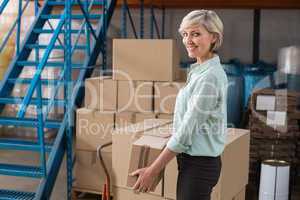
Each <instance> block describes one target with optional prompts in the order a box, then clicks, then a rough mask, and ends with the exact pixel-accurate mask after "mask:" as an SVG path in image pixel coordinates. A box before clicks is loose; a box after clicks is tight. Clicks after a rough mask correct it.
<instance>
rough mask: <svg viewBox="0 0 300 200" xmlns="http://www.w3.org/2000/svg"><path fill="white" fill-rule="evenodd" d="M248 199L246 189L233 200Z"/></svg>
mask: <svg viewBox="0 0 300 200" xmlns="http://www.w3.org/2000/svg"><path fill="white" fill-rule="evenodd" d="M245 199H246V187H244V188H243V189H242V190H241V191H240V192H239V193H238V194H237V195H235V197H234V198H233V199H232V200H245Z"/></svg>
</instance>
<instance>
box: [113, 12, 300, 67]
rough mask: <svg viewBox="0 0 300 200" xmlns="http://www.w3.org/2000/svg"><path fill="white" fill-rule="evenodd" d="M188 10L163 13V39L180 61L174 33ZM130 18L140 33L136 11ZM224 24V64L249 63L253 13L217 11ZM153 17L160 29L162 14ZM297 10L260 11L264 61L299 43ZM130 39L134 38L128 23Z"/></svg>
mask: <svg viewBox="0 0 300 200" xmlns="http://www.w3.org/2000/svg"><path fill="white" fill-rule="evenodd" d="M189 11H190V10H186V9H167V10H166V38H176V40H177V44H178V46H179V48H180V50H181V52H182V53H181V56H182V60H187V59H188V58H187V54H186V52H185V50H184V48H183V46H182V43H181V38H180V36H179V34H178V32H177V29H178V26H179V24H180V21H181V19H182V17H183V16H184V15H185V14H187V13H188V12H189ZM131 12H132V16H133V18H134V21H135V26H136V29H137V30H138V31H139V16H140V15H139V9H132V10H131ZM216 12H217V13H218V14H219V15H220V17H221V18H222V20H223V22H224V27H225V40H224V44H223V47H222V48H221V49H220V51H219V54H220V55H221V58H222V60H223V62H226V61H228V60H229V59H231V58H238V59H240V60H241V61H242V62H244V63H252V46H253V44H252V43H253V41H252V39H253V11H252V10H233V9H221V10H220V9H216ZM149 13H150V12H149V9H146V10H145V29H146V30H145V38H149V36H150V33H149V27H150V25H149V24H150V14H149ZM155 13H156V17H157V19H158V23H159V25H160V26H161V12H160V11H159V10H156V12H155ZM120 19H121V15H120V10H117V11H116V12H115V14H114V17H113V20H112V29H113V31H111V33H112V32H113V33H114V35H120V24H121V22H120ZM299 20H300V10H262V12H261V34H260V37H261V38H260V58H261V59H262V60H264V61H267V62H271V63H276V61H277V52H278V50H279V48H281V47H284V46H288V45H296V44H298V45H299V44H300V34H299V32H300V23H299ZM127 26H128V33H129V37H133V34H132V30H131V27H130V24H129V20H127Z"/></svg>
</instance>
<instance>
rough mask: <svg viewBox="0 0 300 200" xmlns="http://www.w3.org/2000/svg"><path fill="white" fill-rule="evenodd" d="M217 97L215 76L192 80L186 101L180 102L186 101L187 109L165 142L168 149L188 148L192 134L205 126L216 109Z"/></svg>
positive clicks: (178, 150) (184, 149)
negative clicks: (189, 93)
mask: <svg viewBox="0 0 300 200" xmlns="http://www.w3.org/2000/svg"><path fill="white" fill-rule="evenodd" d="M218 97H219V89H218V85H217V79H216V77H214V76H208V77H205V78H204V79H203V78H199V79H198V80H196V81H195V82H194V86H193V89H192V91H191V95H190V98H189V99H188V100H187V102H182V103H187V111H186V112H185V114H184V116H183V118H182V121H181V122H180V125H179V126H178V128H177V130H174V132H173V135H172V137H171V138H170V140H169V142H168V144H167V148H168V149H170V150H171V151H173V152H176V153H182V152H186V151H187V150H188V149H189V148H190V146H191V145H192V142H193V141H192V138H193V137H192V136H193V134H196V133H198V132H199V130H201V129H203V128H205V126H206V122H207V120H208V118H209V117H210V115H212V114H213V113H214V111H216V108H217V106H218ZM179 105H180V104H179ZM181 105H182V104H181Z"/></svg>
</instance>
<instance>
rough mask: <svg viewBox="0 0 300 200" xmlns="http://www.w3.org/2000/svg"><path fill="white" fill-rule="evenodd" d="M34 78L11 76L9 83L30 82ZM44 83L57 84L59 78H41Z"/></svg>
mask: <svg viewBox="0 0 300 200" xmlns="http://www.w3.org/2000/svg"><path fill="white" fill-rule="evenodd" d="M31 81H32V79H30V78H9V79H8V82H9V83H19V84H30V83H31ZM41 81H42V82H41V83H42V84H43V85H55V84H57V83H58V82H59V80H58V79H41Z"/></svg>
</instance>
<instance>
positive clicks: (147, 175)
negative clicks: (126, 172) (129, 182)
mask: <svg viewBox="0 0 300 200" xmlns="http://www.w3.org/2000/svg"><path fill="white" fill-rule="evenodd" d="M176 155H177V153H175V152H173V151H171V150H169V149H168V148H165V149H164V150H163V151H162V152H161V154H160V155H159V156H158V157H157V159H156V160H155V161H154V162H153V163H152V164H151V165H150V166H149V167H146V168H142V169H138V170H136V171H135V172H133V173H131V174H130V175H131V176H139V178H138V180H137V182H136V183H135V185H134V186H133V189H134V190H136V191H139V192H147V191H149V189H150V188H151V186H152V184H153V181H154V179H155V178H156V177H157V176H158V174H159V173H160V172H161V170H163V169H164V168H165V166H166V165H167V164H168V163H169V162H170V161H171V160H172V159H173V158H174V157H175V156H176Z"/></svg>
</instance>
